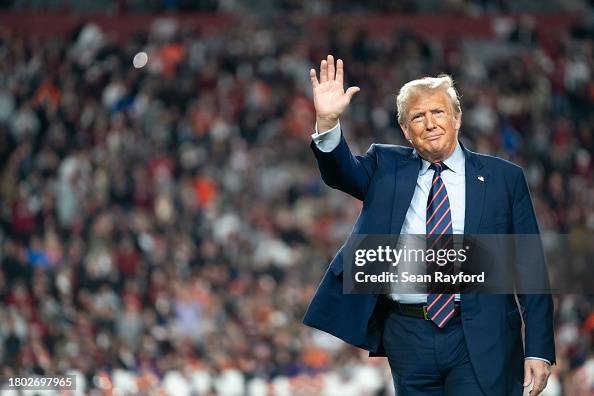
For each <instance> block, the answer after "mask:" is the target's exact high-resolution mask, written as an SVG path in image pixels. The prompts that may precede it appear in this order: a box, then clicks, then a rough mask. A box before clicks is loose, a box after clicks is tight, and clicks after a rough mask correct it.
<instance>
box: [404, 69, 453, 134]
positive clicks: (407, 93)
mask: <svg viewBox="0 0 594 396" xmlns="http://www.w3.org/2000/svg"><path fill="white" fill-rule="evenodd" d="M436 90H443V91H444V92H445V93H446V94H447V95H448V97H449V98H450V101H451V103H452V109H453V110H454V112H456V113H457V114H459V113H461V112H462V107H461V106H460V97H459V95H458V91H456V88H454V80H453V79H452V77H451V76H449V75H448V74H440V75H438V76H437V77H423V78H419V79H417V80H412V81H409V82H407V83H406V84H404V85H403V86H402V88H400V92H398V96H397V97H396V112H397V114H398V123H399V124H402V123H403V122H404V119H405V115H406V111H407V110H408V105H409V101H410V99H411V97H412V95H413V94H414V93H416V92H418V91H436Z"/></svg>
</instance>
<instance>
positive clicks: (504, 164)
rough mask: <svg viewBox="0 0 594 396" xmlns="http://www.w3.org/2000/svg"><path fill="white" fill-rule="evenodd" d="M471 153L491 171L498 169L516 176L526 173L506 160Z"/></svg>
mask: <svg viewBox="0 0 594 396" xmlns="http://www.w3.org/2000/svg"><path fill="white" fill-rule="evenodd" d="M471 153H472V154H473V155H475V156H476V157H477V158H478V159H479V161H480V162H481V163H482V164H483V165H485V166H486V167H488V168H489V169H497V170H500V171H502V172H504V173H510V174H514V175H518V174H522V173H523V172H524V170H523V169H522V167H521V166H520V165H518V164H515V163H513V162H511V161H508V160H506V159H503V158H499V157H495V156H493V155H489V154H479V153H475V152H473V151H471Z"/></svg>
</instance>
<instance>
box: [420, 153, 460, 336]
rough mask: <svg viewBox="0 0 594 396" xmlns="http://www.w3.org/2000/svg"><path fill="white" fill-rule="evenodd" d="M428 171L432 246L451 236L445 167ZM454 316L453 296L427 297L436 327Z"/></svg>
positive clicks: (437, 167)
mask: <svg viewBox="0 0 594 396" xmlns="http://www.w3.org/2000/svg"><path fill="white" fill-rule="evenodd" d="M429 169H434V170H435V174H434V175H433V180H432V182H431V191H430V192H429V198H428V199H427V222H426V225H427V240H428V241H431V242H432V246H434V245H435V244H436V242H438V241H440V240H441V239H442V238H443V237H444V236H446V235H447V236H448V239H449V237H450V236H451V234H453V228H452V215H451V213H450V201H449V199H448V192H447V190H446V187H445V184H444V183H443V180H441V172H442V170H444V169H447V167H446V166H445V165H444V164H443V163H442V162H436V163H434V164H431V166H430V167H429ZM453 315H454V294H447V293H431V294H429V295H428V296H427V316H429V318H430V319H431V320H432V321H433V322H435V324H437V326H438V327H443V326H445V325H446V323H447V322H448V320H450V318H451V317H452V316H453Z"/></svg>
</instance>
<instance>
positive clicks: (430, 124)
mask: <svg viewBox="0 0 594 396" xmlns="http://www.w3.org/2000/svg"><path fill="white" fill-rule="evenodd" d="M434 121H435V120H434V119H433V114H431V113H429V114H427V116H426V117H425V129H427V130H431V129H434V128H435V122H434Z"/></svg>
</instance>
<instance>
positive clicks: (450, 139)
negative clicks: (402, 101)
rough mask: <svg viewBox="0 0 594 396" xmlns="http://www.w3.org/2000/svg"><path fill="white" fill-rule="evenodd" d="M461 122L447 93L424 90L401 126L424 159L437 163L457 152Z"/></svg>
mask: <svg viewBox="0 0 594 396" xmlns="http://www.w3.org/2000/svg"><path fill="white" fill-rule="evenodd" d="M460 122H461V117H460V114H457V113H455V112H454V109H453V106H452V102H451V100H450V98H449V97H448V95H447V94H446V93H445V92H443V91H441V90H437V91H420V92H416V93H414V94H413V97H412V98H411V101H410V104H409V107H408V109H407V111H406V114H405V119H404V120H403V123H402V124H400V127H401V128H402V131H403V132H404V136H405V137H406V139H407V140H409V141H411V143H412V145H413V147H414V148H415V149H416V150H417V152H418V153H419V155H420V156H421V157H423V158H424V159H425V160H427V161H430V162H437V161H443V160H445V159H446V158H448V157H449V156H450V155H451V154H452V153H453V152H454V149H455V148H456V142H457V139H458V129H459V128H460Z"/></svg>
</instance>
